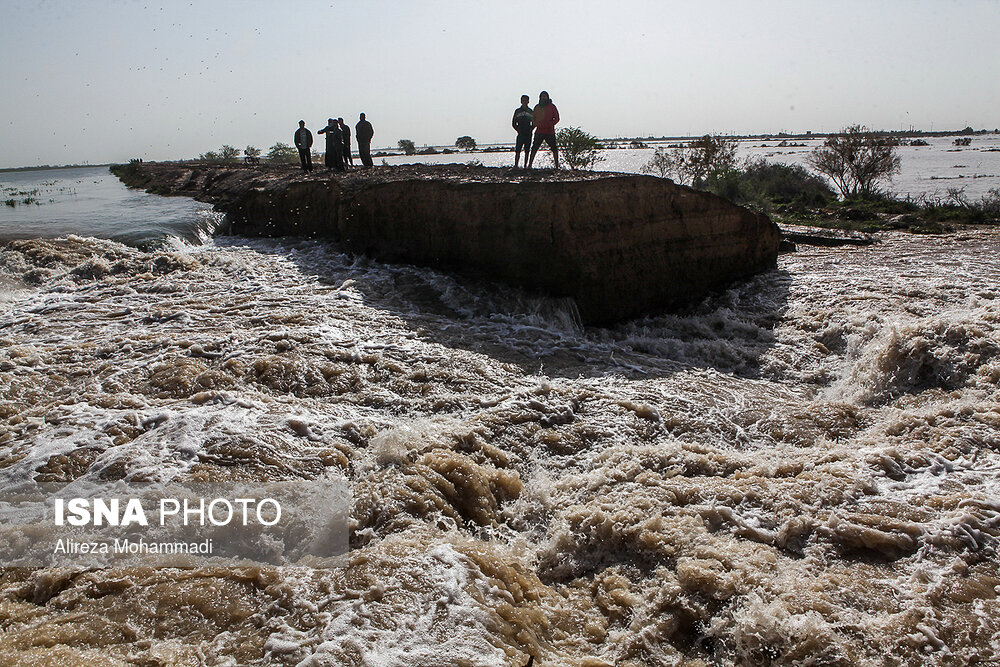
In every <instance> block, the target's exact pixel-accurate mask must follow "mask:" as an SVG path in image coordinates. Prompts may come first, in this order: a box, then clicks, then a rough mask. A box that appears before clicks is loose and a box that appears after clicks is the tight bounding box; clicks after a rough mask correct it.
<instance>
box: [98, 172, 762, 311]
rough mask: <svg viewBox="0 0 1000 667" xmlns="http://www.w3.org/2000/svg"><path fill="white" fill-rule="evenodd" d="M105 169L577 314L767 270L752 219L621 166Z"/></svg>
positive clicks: (656, 299) (256, 231)
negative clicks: (566, 303)
mask: <svg viewBox="0 0 1000 667" xmlns="http://www.w3.org/2000/svg"><path fill="white" fill-rule="evenodd" d="M111 171H112V172H113V173H114V174H115V175H117V176H118V177H119V178H120V179H121V180H122V181H123V182H124V183H125V184H126V185H129V186H131V187H139V188H144V189H146V190H148V191H150V192H154V193H157V194H164V195H185V196H189V197H193V198H195V199H198V200H200V201H205V202H209V203H211V204H213V205H215V207H216V208H217V209H219V210H221V211H223V212H225V213H226V214H227V215H228V217H229V219H230V221H231V222H232V226H233V227H232V228H233V230H234V231H235V232H237V233H239V234H246V235H267V236H283V235H301V236H310V237H328V238H331V239H334V240H336V241H337V242H338V243H339V244H341V245H342V246H343V247H344V248H346V249H347V250H350V251H351V252H357V253H363V254H365V255H368V256H370V257H373V258H375V259H378V260H381V261H386V262H403V263H411V264H417V265H422V266H431V267H439V268H443V269H448V270H453V271H456V272H459V273H463V274H467V275H472V276H476V277H479V278H486V279H490V280H498V281H502V282H506V283H510V284H514V285H518V286H520V287H524V288H527V289H529V290H534V291H540V292H544V293H547V294H551V295H554V296H560V297H572V298H573V299H574V300H575V302H576V305H577V307H578V309H579V312H580V316H581V319H582V320H583V321H584V322H585V323H588V324H604V323H610V322H615V321H620V320H625V319H629V318H633V317H637V316H640V315H644V314H647V313H654V312H656V311H661V310H665V309H669V308H672V307H677V306H679V305H683V304H686V303H690V302H691V301H693V300H696V299H698V298H700V297H702V296H704V295H705V294H707V293H708V292H710V291H712V290H715V289H718V288H720V287H723V286H724V285H726V284H728V283H731V282H732V281H734V280H739V279H741V278H745V277H747V276H749V275H752V274H754V273H757V272H759V271H763V270H766V269H769V268H771V267H773V266H774V265H775V262H776V258H777V253H778V244H779V242H780V232H779V230H778V227H777V226H776V225H775V224H774V223H773V222H771V221H770V220H769V219H768V218H767V217H766V216H764V215H761V214H758V213H754V212H752V211H750V210H747V209H745V208H741V207H739V206H735V205H733V204H731V203H729V202H727V201H725V200H724V199H721V198H719V197H716V196H714V195H711V194H708V193H704V192H699V191H697V190H693V189H692V188H688V187H685V186H681V185H676V184H674V183H673V182H672V181H669V180H667V179H662V178H655V177H652V176H641V175H635V174H619V173H609V172H573V171H548V170H545V171H539V170H535V171H525V170H517V169H512V168H505V167H480V166H471V165H461V164H453V165H405V166H393V167H376V168H374V169H371V170H368V171H353V172H350V173H347V174H335V175H331V173H330V172H328V171H326V170H323V169H317V170H316V171H315V172H313V173H312V174H303V173H302V172H300V171H299V170H298V169H294V168H292V167H259V166H258V167H245V166H228V167H226V166H210V165H198V164H183V163H141V164H130V165H119V166H115V167H112V168H111Z"/></svg>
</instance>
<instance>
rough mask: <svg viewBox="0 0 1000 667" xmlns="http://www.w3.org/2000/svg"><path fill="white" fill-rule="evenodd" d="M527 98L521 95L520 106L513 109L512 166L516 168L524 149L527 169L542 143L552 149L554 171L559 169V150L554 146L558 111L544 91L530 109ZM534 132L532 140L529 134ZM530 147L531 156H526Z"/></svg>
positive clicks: (533, 161) (533, 160) (532, 163)
mask: <svg viewBox="0 0 1000 667" xmlns="http://www.w3.org/2000/svg"><path fill="white" fill-rule="evenodd" d="M530 99H531V98H529V97H528V96H527V95H521V106H519V107H518V108H516V109H514V118H513V120H511V126H512V127H513V128H514V131H516V132H517V142H516V143H515V144H514V166H515V167H516V166H517V163H518V161H519V160H520V159H521V149H524V162H525V166H526V167H527V168H528V169H531V167H532V165H534V163H535V154H536V153H538V147H539V146H541V145H542V142H543V141H544V142H545V143H546V144H548V145H549V148H551V149H552V160H553V162H555V166H556V169H558V168H559V148H558V146H556V123H558V122H559V110H558V109H556V105H555V104H553V103H552V99H551V98H550V97H549V94H548V93H547V92H546V91H544V90H543V91H542V92H540V93H539V94H538V104H536V105H535V108H534V109H532V108H531V107H529V106H528V101H529V100H530ZM532 130H534V133H535V137H534V139H532V137H531V133H532ZM529 146H530V147H531V155H530V156H529V155H528V147H529Z"/></svg>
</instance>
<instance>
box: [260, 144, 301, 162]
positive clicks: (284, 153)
mask: <svg viewBox="0 0 1000 667" xmlns="http://www.w3.org/2000/svg"><path fill="white" fill-rule="evenodd" d="M264 159H265V160H267V162H268V163H269V164H295V163H296V162H298V161H299V152H298V151H297V150H295V149H294V148H292V147H291V146H289V145H288V144H286V143H282V142H280V141H279V142H277V143H275V144H274V145H273V146H271V147H270V148H269V149H267V155H266V156H264Z"/></svg>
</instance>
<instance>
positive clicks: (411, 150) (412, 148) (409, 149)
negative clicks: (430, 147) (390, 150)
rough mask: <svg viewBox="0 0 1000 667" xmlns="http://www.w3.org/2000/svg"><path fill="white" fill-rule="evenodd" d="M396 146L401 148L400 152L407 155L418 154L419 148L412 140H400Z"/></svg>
mask: <svg viewBox="0 0 1000 667" xmlns="http://www.w3.org/2000/svg"><path fill="white" fill-rule="evenodd" d="M396 145H397V146H399V150H401V151H403V152H404V153H406V154H407V155H413V154H415V153H416V152H417V146H416V144H414V143H413V140H412V139H400V140H399V141H397V142H396Z"/></svg>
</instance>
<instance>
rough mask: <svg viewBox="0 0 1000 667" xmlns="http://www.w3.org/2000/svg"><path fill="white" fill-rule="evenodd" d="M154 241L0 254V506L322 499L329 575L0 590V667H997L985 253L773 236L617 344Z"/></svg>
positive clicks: (377, 269)
mask: <svg viewBox="0 0 1000 667" xmlns="http://www.w3.org/2000/svg"><path fill="white" fill-rule="evenodd" d="M143 205H145V204H143ZM44 208H45V206H44V205H42V206H39V207H38V211H40V212H44ZM39 214H40V213H39ZM191 215H192V216H197V215H198V213H197V211H192V212H191ZM191 220H195V217H192V218H191ZM198 220H202V219H201V218H198ZM191 224H192V225H194V226H195V227H197V226H198V225H202V226H203V224H204V221H203V220H202V221H201V222H197V223H196V222H192V223H191ZM178 236H183V235H175V236H173V237H170V238H169V239H168V241H165V242H164V243H162V244H160V245H159V246H157V247H149V246H146V245H144V246H143V247H145V248H146V249H138V248H136V247H133V246H131V245H125V244H123V243H121V242H119V241H115V240H109V239H99V238H94V237H92V236H82V235H79V236H76V235H72V234H71V235H68V236H60V237H59V238H47V239H45V238H33V239H12V240H7V241H5V242H3V243H2V245H0V275H2V278H0V484H2V485H5V486H9V485H14V484H17V483H20V482H23V481H24V480H35V481H57V482H58V481H68V480H86V479H94V480H98V479H127V480H133V481H140V480H161V481H165V480H203V481H204V480H208V481H233V480H239V481H251V482H253V481H261V482H263V481H267V480H277V479H295V478H305V479H315V478H318V477H322V476H329V475H342V476H343V477H345V478H346V479H347V480H348V481H349V484H350V488H351V493H352V498H353V499H352V511H351V551H350V554H349V556H348V565H346V566H345V567H342V568H338V569H328V570H307V569H293V568H286V569H254V568H243V569H197V570H177V569H147V570H134V569H132V570H123V569H105V570H91V571H86V570H74V569H69V568H58V569H42V570H26V569H5V570H0V664H4V665H8V664H10V665H34V664H38V665H81V666H82V665H265V664H266V665H288V666H293V665H298V666H301V667H326V666H334V665H370V666H373V667H374V666H383V665H385V666H390V665H392V666H395V665H401V666H402V665H426V666H441V667H446V666H449V667H450V666H455V665H466V666H473V665H475V666H483V667H494V666H510V667H515V666H517V667H520V666H521V665H524V664H525V663H526V662H527V661H528V659H529V656H531V655H533V656H535V663H534V664H535V665H540V666H545V665H579V666H583V665H587V666H591V667H594V666H598V665H618V666H640V665H682V664H684V665H715V664H719V665H745V664H813V665H855V664H872V665H883V664H884V665H899V664H942V665H965V664H983V663H989V662H990V661H995V660H996V659H997V656H998V655H1000V601H998V595H1000V567H998V566H1000V560H998V555H997V546H998V538H1000V392H998V380H1000V234H998V233H997V232H996V231H994V230H991V229H975V230H966V231H960V232H957V233H955V234H951V235H945V236H914V235H903V234H895V233H888V234H884V235H882V236H881V237H880V242H879V243H876V244H875V245H872V246H869V247H862V248H854V247H847V248H811V247H807V246H801V247H800V249H799V251H798V252H795V253H789V254H784V255H781V256H780V257H779V261H778V267H777V268H776V269H775V270H773V271H770V272H768V273H766V274H762V275H760V276H758V277H756V278H754V279H752V280H750V281H747V282H744V283H740V284H738V285H735V286H733V287H732V288H731V289H729V290H727V291H725V292H723V293H719V294H716V295H714V296H712V297H710V298H708V299H706V300H705V301H704V302H702V303H701V304H699V305H697V306H695V307H692V308H690V309H688V310H687V311H685V312H683V313H679V314H673V315H667V316H660V317H654V318H649V319H644V320H638V321H633V322H631V323H628V324H623V325H620V326H618V327H616V328H611V329H598V328H593V329H591V328H587V329H582V328H580V327H579V326H578V325H577V324H576V323H575V321H574V318H573V316H572V310H571V309H570V308H568V307H567V304H565V303H562V302H561V301H559V300H556V299H547V298H541V297H536V296H532V295H528V294H524V293H520V292H515V291H513V290H511V289H509V288H505V287H500V286H496V285H489V284H479V283H470V282H467V281H464V280H460V279H456V278H455V277H452V276H449V275H447V274H444V273H440V272H436V271H432V270H428V269H417V268H413V267H407V266H390V265H385V264H380V263H376V262H373V261H370V260H366V259H364V258H358V257H352V256H348V255H345V254H342V253H341V252H339V251H338V249H337V248H336V247H335V246H333V245H330V244H327V243H323V242H319V241H306V240H293V239H274V240H251V239H246V238H241V237H216V238H215V239H214V240H211V239H207V240H206V241H205V242H204V243H202V244H192V243H191V242H190V241H183V240H181V239H180V238H178Z"/></svg>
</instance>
